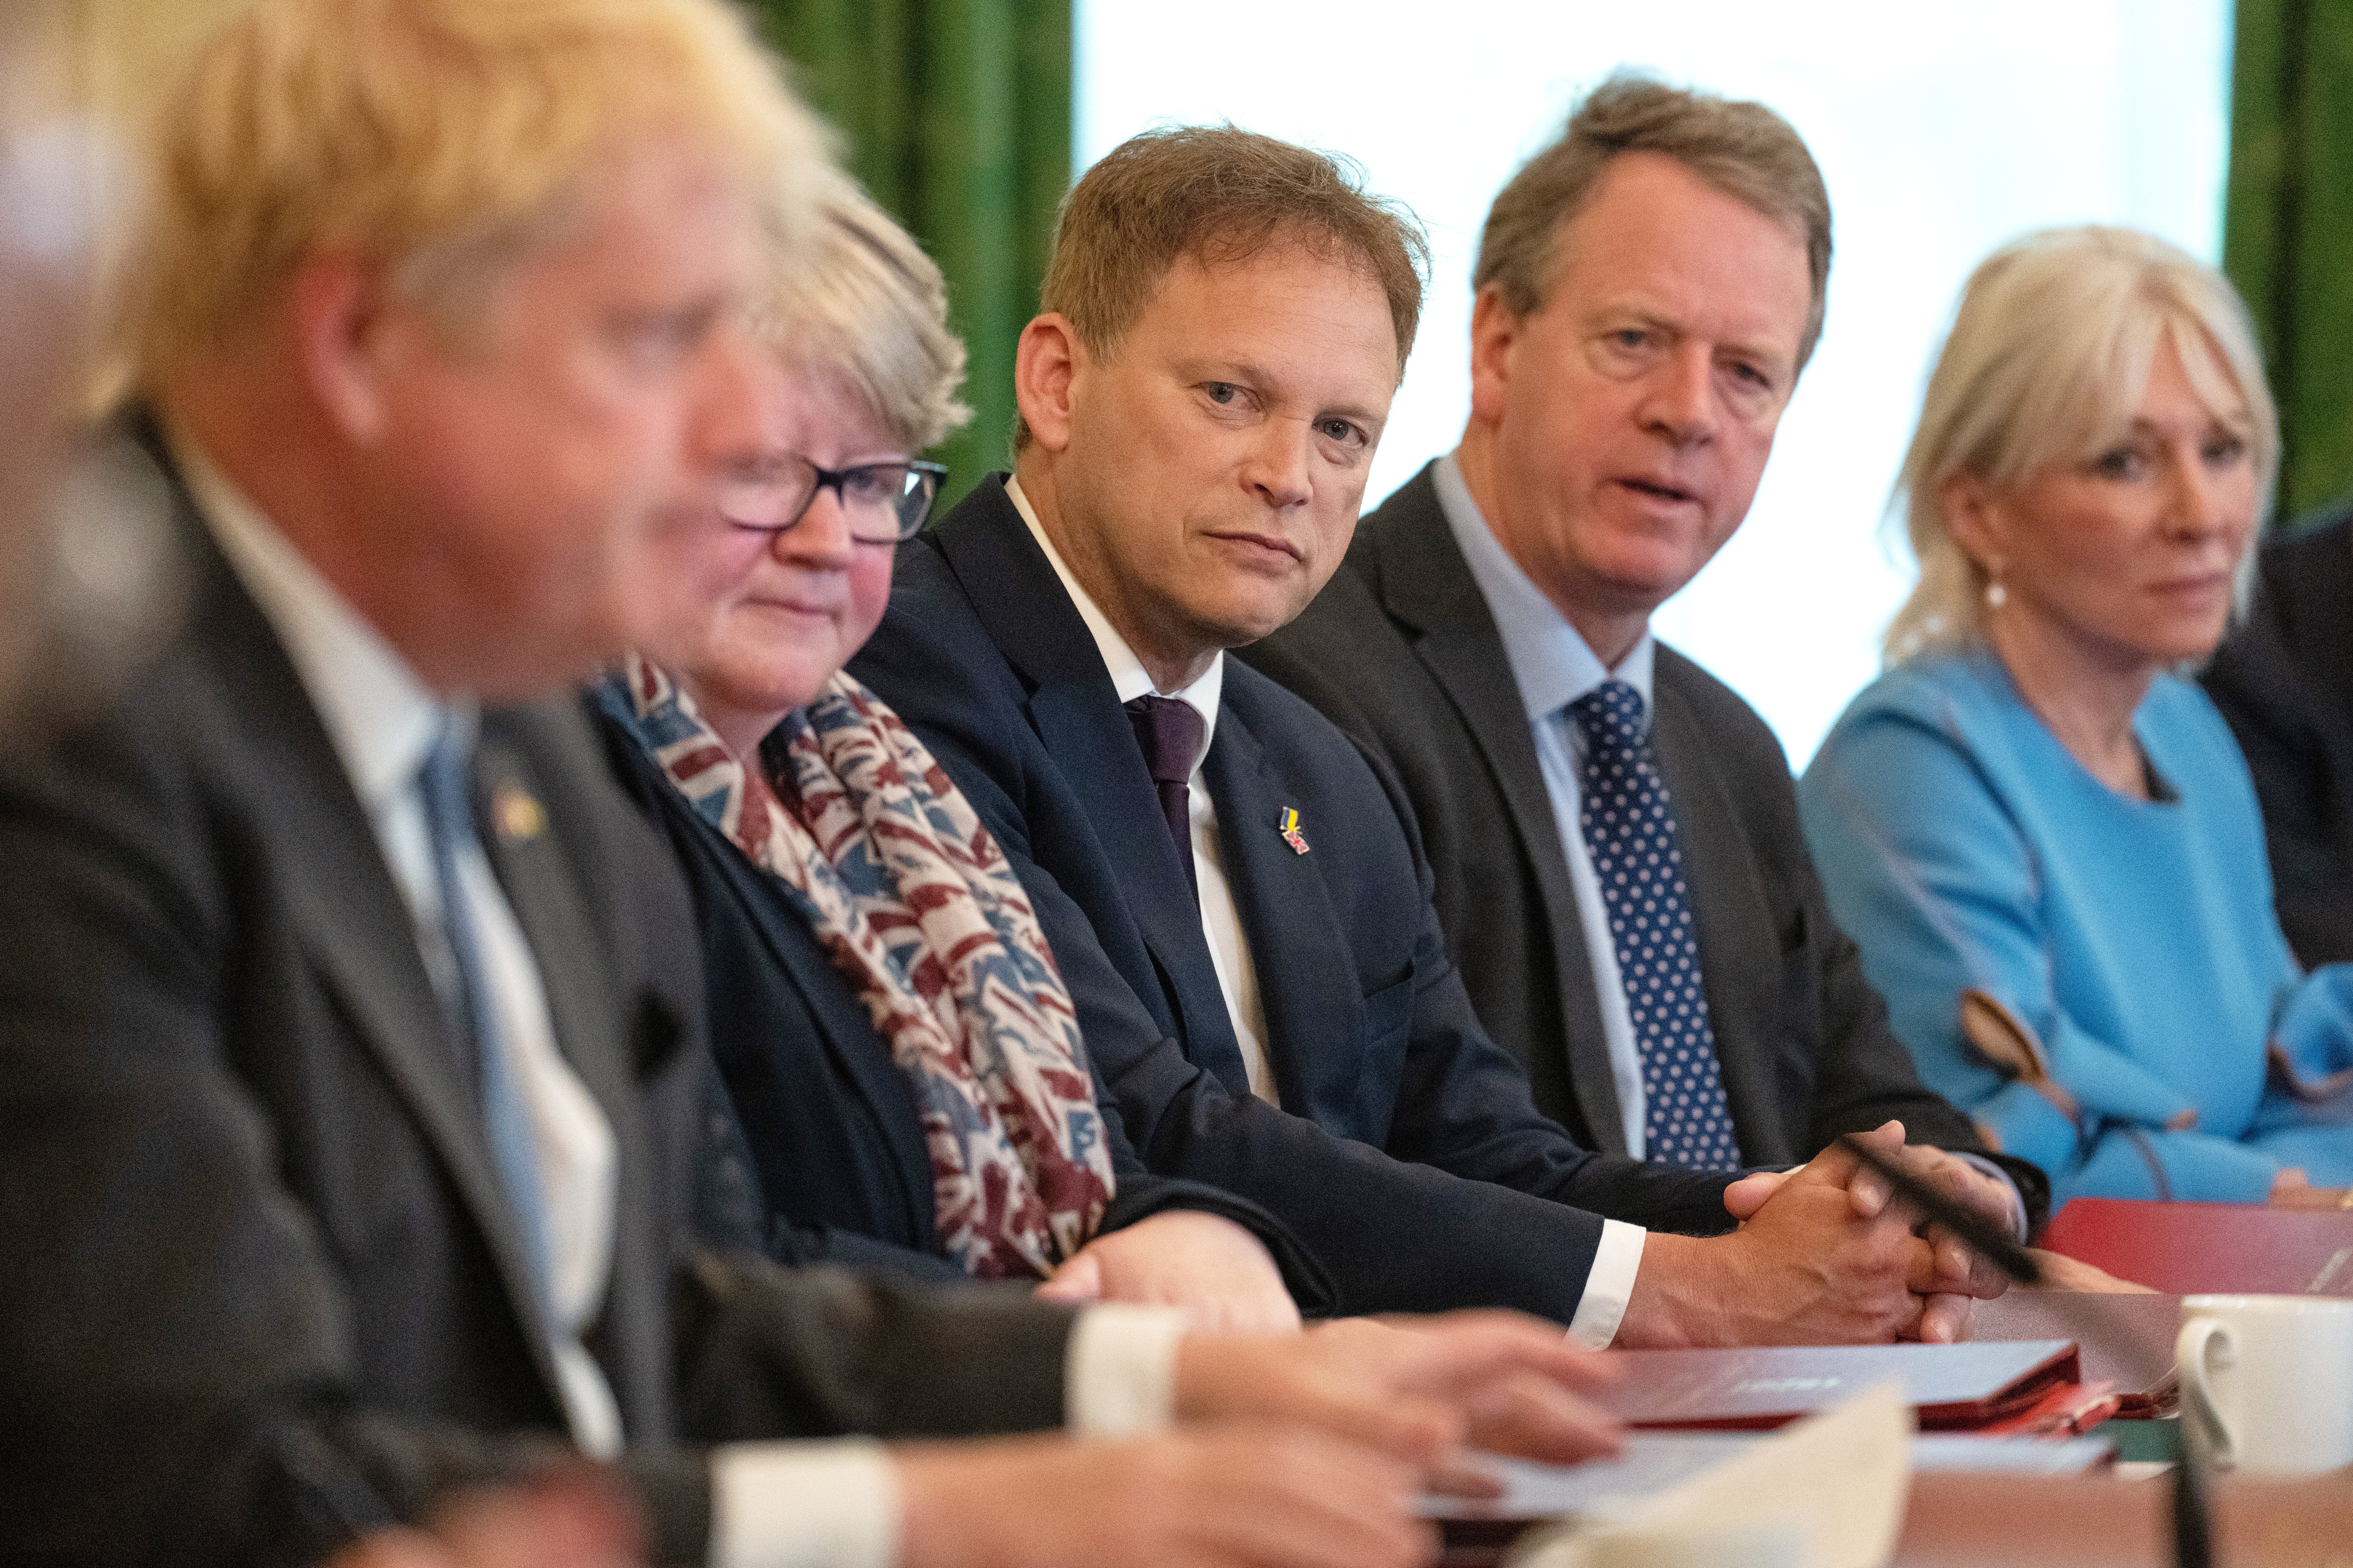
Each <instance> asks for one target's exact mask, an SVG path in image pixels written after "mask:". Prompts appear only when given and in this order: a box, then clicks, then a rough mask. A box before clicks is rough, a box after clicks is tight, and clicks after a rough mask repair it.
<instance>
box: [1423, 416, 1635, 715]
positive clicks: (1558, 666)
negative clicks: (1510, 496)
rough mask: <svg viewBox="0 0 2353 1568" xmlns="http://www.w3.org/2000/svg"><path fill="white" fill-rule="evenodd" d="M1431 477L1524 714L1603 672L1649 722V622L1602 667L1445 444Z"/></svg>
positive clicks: (1539, 710)
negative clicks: (1612, 664) (1499, 529)
mask: <svg viewBox="0 0 2353 1568" xmlns="http://www.w3.org/2000/svg"><path fill="white" fill-rule="evenodd" d="M1430 482H1431V483H1432V484H1433V485H1434V486H1435V487H1436V488H1437V490H1438V506H1439V510H1440V511H1442V512H1444V513H1445V514H1446V525H1447V527H1448V528H1450V529H1451V530H1452V531H1453V532H1454V542H1455V544H1456V545H1457V546H1458V547H1459V548H1460V549H1461V552H1462V559H1463V561H1464V562H1465V563H1467V564H1468V565H1469V566H1470V568H1471V577H1472V581H1473V582H1475V583H1477V584H1479V593H1480V595H1481V596H1482V597H1483V598H1484V599H1485V600H1486V601H1487V613H1488V614H1489V615H1491V616H1493V617H1494V619H1495V630H1496V631H1497V632H1499V633H1501V634H1502V636H1503V639H1504V657H1505V658H1507V659H1509V660H1510V661H1511V666H1512V679H1514V681H1515V682H1517V683H1518V685H1519V689H1520V701H1521V703H1522V705H1523V706H1524V707H1525V710H1526V711H1527V716H1528V722H1530V723H1531V724H1539V723H1542V722H1544V721H1546V720H1547V719H1549V718H1550V717H1551V716H1552V715H1553V714H1556V713H1557V712H1559V711H1560V710H1562V709H1563V708H1565V707H1567V705H1568V704H1570V703H1571V702H1574V701H1576V700H1577V699H1578V698H1580V697H1582V696H1584V695H1585V694H1586V693H1587V692H1588V691H1590V690H1592V689H1594V688H1595V687H1597V686H1599V685H1600V684H1601V683H1602V682H1603V681H1605V680H1609V679H1618V680H1622V681H1624V682H1625V683H1626V684H1627V685H1629V686H1630V687H1632V688H1633V689H1635V690H1636V691H1637V692H1638V693H1640V694H1641V699H1642V727H1643V729H1644V730H1645V731H1648V730H1649V728H1650V723H1651V666H1652V664H1653V662H1654V656H1655V654H1656V651H1657V644H1656V643H1655V642H1653V641H1652V640H1651V632H1650V628H1648V627H1647V626H1646V627H1644V628H1643V631H1642V636H1641V639H1640V640H1638V641H1637V642H1636V643H1635V644H1634V646H1633V647H1631V648H1630V649H1629V650H1628V651H1627V654H1626V657H1625V658H1621V659H1620V660H1619V661H1618V668H1615V669H1610V668H1607V667H1605V666H1604V665H1603V664H1602V662H1601V660H1600V658H1599V656H1598V655H1596V654H1595V653H1594V651H1593V649H1592V648H1591V647H1588V646H1587V645H1586V641H1585V638H1584V637H1581V636H1580V635H1578V633H1577V628H1576V627H1575V626H1571V625H1570V624H1569V621H1568V617H1567V616H1564V615H1562V614H1561V613H1560V607H1559V606H1558V605H1555V604H1554V603H1553V602H1552V601H1551V600H1550V599H1548V598H1546V596H1545V593H1544V590H1543V589H1541V588H1539V587H1537V586H1536V585H1535V583H1533V582H1531V581H1530V580H1529V578H1528V574H1526V573H1525V572H1524V571H1522V570H1521V569H1520V563H1518V562H1516V561H1514V560H1513V559H1512V555H1511V552H1509V551H1507V550H1505V549H1504V546H1503V543H1502V542H1501V541H1499V540H1497V539H1496V537H1495V534H1494V531H1493V530H1492V529H1490V528H1489V527H1488V526H1487V520H1486V518H1485V517H1483V516H1482V515H1481V513H1480V510H1479V503H1478V502H1477V501H1476V500H1473V499H1472V495H1471V487H1470V486H1468V485H1466V484H1464V483H1463V482H1462V469H1461V466H1460V465H1459V464H1457V463H1456V461H1455V458H1454V454H1453V453H1451V452H1449V453H1448V454H1447V455H1446V456H1445V457H1443V458H1439V459H1438V461H1437V462H1436V463H1434V464H1432V465H1431V472H1430Z"/></svg>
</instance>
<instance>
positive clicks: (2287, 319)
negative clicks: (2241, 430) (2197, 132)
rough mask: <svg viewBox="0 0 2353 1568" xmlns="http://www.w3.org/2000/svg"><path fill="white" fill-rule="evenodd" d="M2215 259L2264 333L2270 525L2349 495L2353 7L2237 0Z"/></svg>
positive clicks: (2290, 521) (2352, 470)
mask: <svg viewBox="0 0 2353 1568" xmlns="http://www.w3.org/2000/svg"><path fill="white" fill-rule="evenodd" d="M2222 266H2223V269H2224V270H2225V271H2227V272H2229V273H2230V275H2231V280H2232V282H2233V283H2235V284H2237V285H2238V287H2239V291H2240V292H2241V293H2242V294H2243V295H2245V296H2246V300H2247V305H2248V307H2249V309H2251V310H2253V313H2254V318H2255V324H2256V327H2257V329H2258V330H2259V331H2260V332H2261V333H2262V335H2263V353H2264V356H2265V359H2266V362H2267V363H2268V365H2269V368H2270V371H2271V382H2272V390H2273V392H2274V395H2277V397H2278V399H2279V405H2280V434H2281V437H2282V441H2283V445H2284V451H2283V460H2282V462H2281V465H2280V482H2279V492H2278V500H2277V505H2276V507H2275V509H2274V519H2275V520H2276V521H2275V526H2278V527H2283V528H2284V527H2290V526H2293V525H2294V524H2295V522H2296V521H2299V520H2306V519H2309V518H2310V517H2311V516H2312V515H2313V514H2314V512H2315V511H2316V509H2318V508H2321V507H2323V506H2325V505H2327V503H2329V502H2331V501H2335V500H2343V499H2346V498H2348V496H2353V4H2347V3H2346V0H2239V5H2238V45H2237V54H2236V56H2235V58H2234V60H2233V64H2232V102H2231V176H2230V191H2229V198H2228V205H2227V207H2226V209H2225V219H2224V224H2223V242H2222Z"/></svg>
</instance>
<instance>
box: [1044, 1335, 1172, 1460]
mask: <svg viewBox="0 0 2353 1568" xmlns="http://www.w3.org/2000/svg"><path fill="white" fill-rule="evenodd" d="M1184 1337H1185V1314H1184V1312H1183V1310H1180V1309H1178V1308H1175V1307H1141V1306H1128V1305H1113V1306H1099V1307H1089V1308H1088V1309H1087V1310H1085V1311H1083V1312H1082V1313H1080V1314H1079V1322H1078V1326H1077V1327H1076V1328H1074V1329H1072V1330H1071V1340H1070V1349H1069V1350H1068V1351H1067V1352H1065V1357H1066V1359H1065V1360H1064V1361H1063V1363H1062V1411H1063V1417H1064V1419H1065V1420H1067V1421H1068V1422H1069V1423H1070V1429H1071V1432H1072V1433H1073V1434H1074V1435H1076V1436H1082V1437H1129V1436H1136V1435H1138V1434H1141V1433H1145V1432H1156V1431H1158V1430H1160V1428H1162V1427H1164V1426H1167V1425H1168V1424H1169V1423H1170V1422H1171V1421H1173V1420H1175V1419H1176V1346H1177V1342H1179V1341H1180V1340H1182V1339H1183V1338H1184Z"/></svg>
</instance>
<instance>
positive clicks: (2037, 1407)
mask: <svg viewBox="0 0 2353 1568" xmlns="http://www.w3.org/2000/svg"><path fill="white" fill-rule="evenodd" d="M1605 1353H1606V1354H1607V1356H1608V1358H1609V1360H1610V1361H1612V1362H1614V1363H1617V1366H1618V1377H1617V1379H1616V1381H1615V1382H1613V1383H1612V1384H1610V1385H1609V1387H1608V1388H1606V1389H1604V1390H1603V1391H1602V1392H1601V1394H1600V1395H1599V1401H1600V1403H1601V1404H1603V1405H1607V1406H1609V1409H1610V1410H1611V1411H1612V1412H1613V1413H1615V1414H1616V1415H1617V1416H1618V1417H1619V1418H1620V1420H1622V1421H1624V1422H1625V1423H1626V1424H1627V1425H1628V1426H1641V1427H1652V1428H1662V1429H1682V1430H1735V1431H1756V1430H1761V1429H1764V1428H1767V1427H1773V1426H1782V1425H1784V1424H1785V1423H1788V1422H1790V1421H1794V1420H1796V1419H1797V1418H1798V1417H1799V1416H1801V1415H1811V1414H1812V1413H1813V1412H1814V1411H1817V1410H1822V1409H1827V1408H1828V1407H1829V1406H1831V1405H1836V1404H1838V1403H1839V1402H1840V1401H1841V1400H1843V1399H1851V1398H1852V1397H1853V1396H1854V1395H1855V1394H1860V1393H1862V1391H1863V1390H1864V1389H1866V1388H1868V1387H1870V1386H1871V1385H1872V1384H1875V1383H1885V1382H1888V1381H1890V1380H1891V1379H1892V1380H1894V1381H1895V1382H1898V1383H1901V1384H1904V1392H1905V1398H1906V1399H1907V1400H1908V1401H1909V1402H1910V1403H1911V1405H1912V1407H1913V1410H1914V1413H1915V1414H1916V1415H1918V1416H1919V1419H1920V1427H1921V1430H1923V1431H1926V1432H1936V1431H1981V1430H1985V1429H1988V1428H1992V1427H1997V1426H2000V1427H2004V1428H2005V1429H2009V1426H2008V1424H2010V1423H2013V1422H2017V1421H2019V1420H2020V1419H2021V1417H2024V1418H2030V1419H2029V1425H2028V1427H2027V1428H2020V1429H2030V1428H2031V1429H2036V1430H2042V1429H2053V1430H2055V1429H2057V1428H2058V1427H2059V1426H2065V1427H2066V1428H2067V1429H2069V1430H2080V1429H2081V1428H2082V1427H2083V1426H2091V1425H2093V1424H2094V1423H2095V1422H2097V1421H2098V1420H2099V1418H2100V1416H2101V1415H2105V1414H2106V1412H2107V1411H2108V1410H2113V1409H2114V1408H2115V1402H2114V1400H2113V1399H2112V1398H2111V1399H2108V1401H2107V1404H2106V1407H2105V1409H2101V1408H2099V1404H2100V1400H2101V1398H2102V1397H2103V1396H2104V1395H2105V1394H2107V1392H2108V1391H2107V1390H2105V1389H2104V1388H2094V1389H2092V1390H2085V1389H2083V1388H2081V1387H2080V1386H2079V1385H2080V1384H2081V1383H2082V1381H2083V1380H2082V1377H2081V1375H2080V1366H2079V1363H2078V1361H2077V1358H2076V1354H2075V1347H2074V1345H2073V1343H2071V1342H2068V1341H2066V1340H2038V1341H2031V1342H2008V1343H1995V1344H1958V1345H1915V1344H1901V1345H1799V1346H1781V1347H1773V1348H1766V1349H1756V1350H1702V1351H1610V1352H1605ZM2045 1414H2049V1415H2052V1421H2051V1422H2050V1423H2047V1424H2043V1425H2037V1424H2036V1422H2037V1421H2038V1420H2039V1418H2040V1416H2041V1415H2045Z"/></svg>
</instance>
